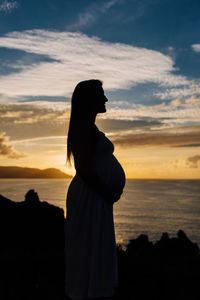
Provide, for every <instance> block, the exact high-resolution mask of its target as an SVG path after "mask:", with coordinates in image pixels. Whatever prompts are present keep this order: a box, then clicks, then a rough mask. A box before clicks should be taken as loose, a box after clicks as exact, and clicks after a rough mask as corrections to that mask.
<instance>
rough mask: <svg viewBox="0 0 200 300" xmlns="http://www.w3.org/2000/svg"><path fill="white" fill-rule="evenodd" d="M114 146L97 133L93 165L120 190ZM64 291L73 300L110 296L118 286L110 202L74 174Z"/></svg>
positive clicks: (119, 169)
mask: <svg viewBox="0 0 200 300" xmlns="http://www.w3.org/2000/svg"><path fill="white" fill-rule="evenodd" d="M113 151H114V146H113V144H112V143H111V142H110V140H109V139H107V138H106V137H105V135H104V134H103V133H102V132H100V131H99V132H98V139H97V143H96V147H95V154H94V156H93V160H92V167H93V168H94V170H93V171H94V172H96V173H97V175H99V176H101V178H103V179H104V181H105V183H106V184H107V185H108V186H110V187H112V188H116V189H121V190H123V188H124V185H125V174H124V171H123V169H122V167H121V165H120V164H119V162H118V161H117V159H116V158H115V157H114V155H113ZM65 245H66V246H65V258H66V268H65V270H66V272H65V292H66V295H67V296H69V297H70V298H72V299H86V298H96V297H111V296H113V295H114V289H115V287H116V286H117V258H116V243H115V232H114V222H113V204H111V203H108V202H106V201H105V200H104V199H103V197H102V196H101V195H99V194H98V193H97V192H95V191H94V190H92V189H91V188H90V187H89V186H88V184H87V183H85V182H84V181H83V180H82V178H81V177H80V176H79V175H78V174H76V176H75V177H74V178H73V180H72V182H71V184H70V187H69V190H68V194H67V218H66V230H65Z"/></svg>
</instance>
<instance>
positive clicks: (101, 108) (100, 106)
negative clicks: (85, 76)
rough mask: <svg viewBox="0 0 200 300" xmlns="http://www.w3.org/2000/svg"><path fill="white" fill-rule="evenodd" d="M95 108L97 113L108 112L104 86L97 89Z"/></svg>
mask: <svg viewBox="0 0 200 300" xmlns="http://www.w3.org/2000/svg"><path fill="white" fill-rule="evenodd" d="M94 101H95V102H94V109H95V112H96V113H97V114H99V113H105V112H106V106H105V103H106V102H107V101H108V99H107V98H106V96H105V95H104V90H103V88H102V87H100V88H99V89H98V90H97V94H96V96H95V98H94Z"/></svg>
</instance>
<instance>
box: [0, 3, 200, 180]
mask: <svg viewBox="0 0 200 300" xmlns="http://www.w3.org/2000/svg"><path fill="white" fill-rule="evenodd" d="M199 12H200V1H199V0H107V1H106V0H93V1H92V0H90V1H88V0H84V1H82V0H73V1H72V0H71V1H68V0H59V1H58V0H57V1H56V0H29V1H27V0H21V1H20V0H17V1H4V0H0V166H23V167H36V168H49V167H55V168H59V169H61V170H64V171H65V172H67V173H70V174H73V172H74V170H73V169H72V168H71V169H70V168H68V167H66V165H65V164H66V134H67V129H68V121H69V116H70V98H71V94H72V92H73V89H74V87H75V86H76V84H77V83H78V82H79V81H82V80H85V79H91V78H97V79H100V80H102V81H103V83H104V84H103V87H104V90H105V94H106V96H107V98H108V99H109V102H108V103H107V113H106V114H101V115H99V117H98V120H97V125H98V127H99V129H100V130H103V131H104V132H105V133H106V135H107V136H108V137H109V138H110V139H111V140H112V141H113V143H114V145H115V155H116V157H117V158H118V160H119V161H120V162H121V164H122V165H123V167H124V169H125V172H126V175H127V177H129V178H160V179H164V178H172V179H173V178H183V179H193V178H198V179H200V17H199Z"/></svg>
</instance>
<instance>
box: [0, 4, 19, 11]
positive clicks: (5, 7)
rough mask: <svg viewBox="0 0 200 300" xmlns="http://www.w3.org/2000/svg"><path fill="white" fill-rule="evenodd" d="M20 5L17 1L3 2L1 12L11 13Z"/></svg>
mask: <svg viewBox="0 0 200 300" xmlns="http://www.w3.org/2000/svg"><path fill="white" fill-rule="evenodd" d="M18 7H19V3H18V2H17V1H1V2H0V11H3V12H6V13H10V12H11V11H12V10H13V9H15V8H18Z"/></svg>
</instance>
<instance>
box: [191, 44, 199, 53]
mask: <svg viewBox="0 0 200 300" xmlns="http://www.w3.org/2000/svg"><path fill="white" fill-rule="evenodd" d="M192 49H193V50H194V51H195V52H200V44H193V45H192Z"/></svg>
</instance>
